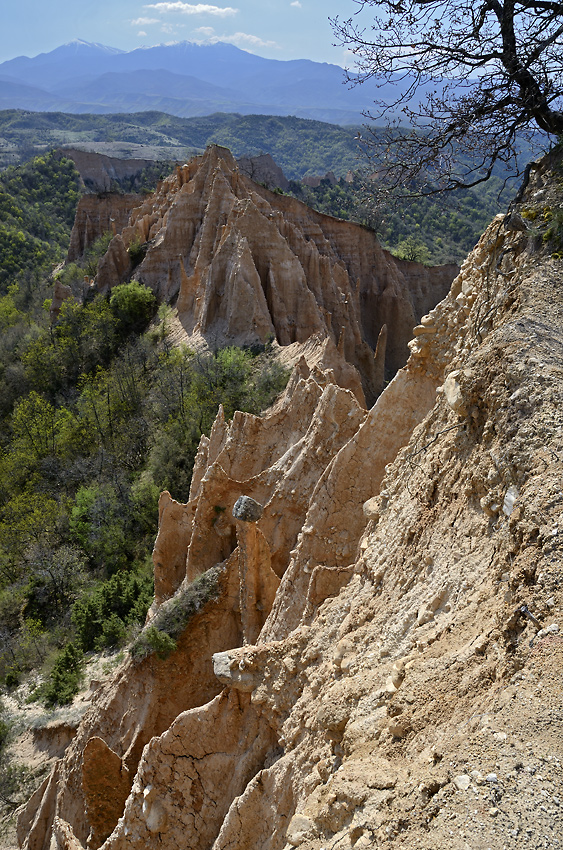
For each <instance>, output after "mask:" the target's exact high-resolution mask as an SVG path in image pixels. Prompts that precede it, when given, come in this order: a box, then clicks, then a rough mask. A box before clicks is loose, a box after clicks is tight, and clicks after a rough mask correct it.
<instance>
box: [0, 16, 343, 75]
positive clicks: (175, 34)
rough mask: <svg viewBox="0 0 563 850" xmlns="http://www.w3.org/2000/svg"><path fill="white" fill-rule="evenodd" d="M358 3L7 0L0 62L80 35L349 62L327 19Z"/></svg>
mask: <svg viewBox="0 0 563 850" xmlns="http://www.w3.org/2000/svg"><path fill="white" fill-rule="evenodd" d="M356 10H357V6H356V5H355V3H354V2H353V0H226V2H221V0H211V2H209V3H198V2H193V3H186V2H183V0H169V2H159V0H147V2H142V0H96V2H92V0H74V2H72V0H70V2H69V0H46V2H45V0H43V2H39V0H8V2H7V3H6V4H5V6H4V8H3V10H2V26H1V28H0V62H3V61H5V60H6V59H13V58H14V57H15V56H22V55H25V56H35V55H37V54H38V53H46V52H48V51H50V50H53V49H54V48H55V47H59V46H60V45H61V44H65V43H66V42H68V41H71V40H72V39H74V38H80V39H83V40H85V41H93V42H100V43H101V44H106V45H109V46H110V47H119V48H121V49H122V50H133V49H134V48H135V47H141V46H142V45H148V46H151V45H154V44H161V43H166V42H170V41H184V40H187V41H213V40H215V41H228V42H230V43H232V44H235V45H237V47H241V48H243V49H245V50H249V51H250V52H251V53H257V54H259V55H260V56H266V57H268V58H271V59H313V60H315V61H316V62H332V63H334V64H338V65H345V64H346V54H345V52H344V50H343V48H341V47H333V46H332V44H333V41H334V37H333V34H332V30H331V27H330V24H329V22H328V18H329V17H334V16H336V15H340V16H341V17H350V16H351V15H353V13H354V12H355V11H356Z"/></svg>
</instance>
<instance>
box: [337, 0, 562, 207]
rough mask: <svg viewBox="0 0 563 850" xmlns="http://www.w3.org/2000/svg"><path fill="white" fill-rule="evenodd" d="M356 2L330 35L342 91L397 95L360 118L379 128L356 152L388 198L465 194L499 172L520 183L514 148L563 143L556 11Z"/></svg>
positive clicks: (449, 1) (482, 1) (487, 4)
mask: <svg viewBox="0 0 563 850" xmlns="http://www.w3.org/2000/svg"><path fill="white" fill-rule="evenodd" d="M354 2H355V3H356V5H357V6H358V9H357V12H356V14H355V15H354V17H353V18H349V19H347V20H340V19H339V18H335V19H334V20H332V21H331V23H332V26H333V30H334V32H335V35H336V37H337V39H338V41H339V42H340V43H341V44H342V45H345V46H346V47H347V48H348V49H349V50H350V51H351V54H352V55H353V56H354V59H355V65H356V71H354V72H351V71H350V72H348V80H349V81H350V82H351V83H352V84H353V85H355V84H357V83H362V82H365V81H366V80H368V79H369V80H374V81H375V82H376V84H377V85H378V87H382V86H384V85H385V86H388V85H389V84H391V85H392V90H393V91H394V92H395V93H396V96H393V97H392V98H391V100H389V99H387V100H384V99H383V98H382V99H381V100H377V101H375V106H376V110H374V111H373V112H370V113H368V114H367V116H366V117H368V118H369V119H370V120H371V121H381V120H383V122H384V126H382V127H381V128H379V127H378V128H377V129H376V128H374V129H373V130H371V131H369V132H368V134H367V136H366V138H365V140H364V141H365V142H366V144H367V148H368V152H369V155H370V156H371V157H373V158H374V160H375V161H376V162H377V163H378V176H379V178H380V180H381V182H382V183H383V184H384V185H386V186H387V188H388V189H389V190H391V191H392V190H395V191H402V192H404V193H405V194H430V193H434V192H437V191H441V190H449V189H456V188H459V187H468V186H475V185H476V184H478V183H481V182H483V181H484V180H487V179H488V178H489V177H490V175H491V174H492V172H493V169H494V168H495V166H497V165H500V166H501V167H502V168H503V169H504V170H505V173H506V171H508V170H511V171H512V172H513V173H514V174H518V173H520V172H521V167H519V165H518V162H517V155H518V151H519V146H521V145H522V143H530V144H531V143H533V142H534V141H536V142H537V140H538V137H541V138H542V139H543V140H544V141H545V140H546V135H545V134H547V135H548V136H557V135H561V134H563V112H562V111H561V109H562V108H563V104H562V91H563V42H562V36H563V14H562V13H563V3H559V2H552V1H551V0H477V2H475V0H354ZM371 7H373V8H374V9H375V10H376V12H377V14H376V16H375V17H373V18H371V19H370V23H369V25H368V26H366V25H365V20H364V19H363V18H362V14H364V13H365V12H366V9H371ZM387 90H388V89H387Z"/></svg>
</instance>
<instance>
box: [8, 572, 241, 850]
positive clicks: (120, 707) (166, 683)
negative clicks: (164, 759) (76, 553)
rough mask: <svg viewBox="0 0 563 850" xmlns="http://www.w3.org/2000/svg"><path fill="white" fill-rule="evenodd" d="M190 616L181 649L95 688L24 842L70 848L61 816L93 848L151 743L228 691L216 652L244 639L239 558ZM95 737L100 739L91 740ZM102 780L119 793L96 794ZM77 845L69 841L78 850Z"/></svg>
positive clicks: (34, 809) (32, 808)
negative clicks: (216, 668) (214, 660)
mask: <svg viewBox="0 0 563 850" xmlns="http://www.w3.org/2000/svg"><path fill="white" fill-rule="evenodd" d="M164 604H166V603H164ZM189 622H190V628H189V629H186V630H185V631H184V632H183V633H182V635H181V636H180V637H179V639H178V640H177V649H176V651H175V652H173V653H172V654H171V655H170V656H169V657H168V658H167V659H165V660H162V659H159V658H158V657H157V656H156V654H154V653H153V654H151V655H149V656H148V657H145V658H144V659H143V660H141V661H133V660H132V659H131V658H129V659H128V660H127V661H126V662H125V663H124V664H123V665H122V666H121V667H120V668H119V670H118V671H117V673H116V675H115V677H114V678H113V680H112V682H111V685H110V686H109V687H105V688H100V689H98V690H97V691H96V692H95V694H94V696H93V699H92V704H91V707H90V709H89V710H88V712H87V713H86V714H85V716H84V718H83V719H82V721H81V724H80V727H79V729H78V732H77V735H76V737H75V738H74V740H73V742H72V743H71V744H70V746H69V748H68V749H67V751H66V753H65V756H64V758H63V759H61V760H60V761H58V762H56V763H55V766H54V768H53V770H52V772H51V774H50V776H49V777H48V779H47V780H46V781H45V782H44V783H43V785H42V786H41V787H40V788H39V789H38V791H37V792H36V793H35V794H34V795H33V796H32V797H31V799H30V800H29V801H28V803H27V804H26V806H25V807H24V809H23V810H22V812H21V814H20V817H19V826H18V840H19V842H20V844H21V846H22V848H25V850H38V849H39V848H41V850H42V848H50V847H56V848H59V847H60V848H66V847H67V844H65V843H61V844H53V843H51V842H52V840H54V839H53V836H57V835H58V832H57V829H58V827H57V823H58V822H59V826H60V824H63V825H64V828H63V829H62V833H61V834H64V835H65V836H67V837H68V836H72V838H73V840H76V841H77V842H78V843H77V845H76V846H78V847H81V848H85V847H87V846H89V845H88V839H89V836H90V835H91V832H92V829H94V834H95V835H98V834H99V831H100V830H101V831H103V829H105V828H109V826H111V824H112V823H113V821H115V820H116V818H117V817H121V815H122V814H123V805H124V801H125V798H124V797H123V789H124V786H125V784H126V780H125V777H126V775H127V772H128V773H129V776H130V777H134V776H135V774H136V772H137V768H138V765H139V761H140V759H141V756H142V753H143V749H144V747H145V746H146V744H148V742H149V741H150V740H151V739H152V738H154V737H155V736H159V735H161V734H162V733H163V732H165V731H166V730H168V729H169V728H170V726H171V725H172V723H173V722H174V720H175V719H176V718H177V717H178V716H182V712H186V711H188V712H189V710H190V709H192V708H194V707H196V706H199V705H204V704H205V703H207V702H209V700H212V699H213V698H214V697H215V696H216V695H217V694H218V693H219V692H220V691H221V689H222V685H221V684H220V683H219V682H218V680H217V678H216V677H215V675H214V673H213V666H212V663H211V658H212V656H213V654H214V653H216V652H220V651H224V650H225V649H227V648H229V647H236V646H240V645H241V644H242V643H243V634H242V629H241V625H240V613H239V570H238V559H236V558H235V559H233V560H232V561H231V563H227V564H226V565H225V566H224V569H223V570H221V571H220V572H219V574H218V596H217V598H216V599H211V600H209V601H207V602H205V603H203V605H200V607H199V609H198V610H197V611H196V612H195V614H194V615H193V616H192V618H191V620H190V621H189ZM92 739H98V741H97V742H95V743H94V744H92V743H90V741H91V740H92ZM86 754H88V755H86ZM117 759H119V763H120V764H121V768H120V777H121V780H119V778H118V775H117V767H118V761H117ZM104 761H107V763H108V765H110V764H111V769H108V773H107V775H105V776H102V773H103V771H102V772H101V773H100V770H101V768H100V765H101V764H102V763H103V762H104ZM96 777H97V779H96ZM94 779H95V781H94ZM98 780H99V783H103V782H107V783H110V784H111V783H115V784H116V789H117V791H118V792H119V793H117V791H116V793H112V799H107V800H105V799H103V795H102V796H101V797H100V796H97V795H98V792H99V791H100V789H101V784H99V783H98ZM127 781H128V780H127ZM133 793H134V788H133ZM128 799H129V798H128ZM120 808H121V811H119V809H120ZM113 826H115V823H113ZM112 828H113V827H112ZM96 830H98V832H96ZM93 838H94V836H93ZM56 840H59V839H58V838H57V839H56ZM61 840H62V839H61ZM66 840H67V839H66V838H65V841H66ZM74 846H75V845H74V844H72V843H69V844H68V847H69V848H72V849H73V850H74Z"/></svg>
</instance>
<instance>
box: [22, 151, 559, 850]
mask: <svg viewBox="0 0 563 850" xmlns="http://www.w3.org/2000/svg"><path fill="white" fill-rule="evenodd" d="M549 166H550V163H549V160H548V161H547V162H545V163H544V164H543V165H542V166H540V167H538V168H537V169H536V170H535V171H534V172H533V174H532V182H531V186H530V188H529V191H528V195H527V196H526V198H525V199H524V201H523V207H522V209H523V210H524V211H527V210H528V209H529V208H530V207H532V209H535V208H536V207H537V208H538V209H544V208H545V207H546V206H547V205H549V206H550V207H557V206H558V205H560V203H561V197H560V192H561V190H560V188H559V184H558V183H557V182H555V181H553V177H552V175H551V174H550V171H549ZM185 179H186V181H187V182H186V183H185V184H184V185H187V186H189V181H190V177H189V173H188V174H186V175H185ZM217 179H220V180H223V179H226V178H225V176H224V175H223V176H218V177H217ZM534 204H535V205H536V207H534ZM229 214H230V213H229ZM201 239H202V241H203V235H202V236H201ZM560 276H561V267H560V260H559V259H558V258H557V257H554V258H551V257H550V249H549V245H547V246H545V245H544V243H543V242H542V240H541V238H537V237H536V236H535V234H534V233H533V232H528V231H527V230H522V229H519V230H514V229H512V228H505V227H504V226H503V220H502V219H501V218H500V217H499V218H497V219H496V220H495V221H494V222H493V223H492V225H491V226H490V227H489V228H488V230H487V231H486V233H485V234H484V236H483V238H482V239H481V241H480V242H479V244H478V245H477V247H476V248H475V250H474V251H473V252H472V254H471V255H470V256H469V258H468V260H467V261H466V263H465V264H464V266H463V268H462V270H461V273H460V275H459V277H458V278H457V279H456V281H455V282H454V284H453V286H452V289H451V291H450V293H449V295H448V296H447V297H446V298H445V299H444V301H443V302H442V303H441V304H440V305H438V307H436V308H435V309H433V310H432V311H431V312H430V314H428V315H426V316H424V317H422V319H421V322H420V325H419V326H418V328H415V332H414V339H413V340H412V341H411V342H410V344H409V348H410V350H411V357H410V359H409V362H408V363H407V365H406V366H405V367H404V368H403V369H402V370H400V371H399V372H398V374H397V375H396V377H395V378H394V380H393V381H392V382H391V384H390V385H389V386H388V387H387V389H386V390H385V392H384V393H383V394H382V395H381V396H380V398H379V399H378V401H377V403H376V404H375V405H374V407H373V408H372V409H371V410H370V412H369V414H368V415H367V416H366V414H365V411H363V410H362V409H361V407H360V406H359V405H358V403H357V400H356V398H355V397H354V395H353V394H352V393H350V392H347V391H346V390H343V389H342V388H340V387H338V386H336V384H334V383H331V382H330V381H329V380H328V378H327V374H326V373H325V374H324V375H323V374H322V373H320V371H319V372H318V374H317V373H315V369H313V371H312V372H311V374H307V372H308V369H307V368H306V367H304V366H303V364H301V366H300V367H298V368H297V369H296V372H295V374H294V376H293V378H292V380H291V382H290V385H289V387H288V391H287V393H286V394H285V396H284V397H283V399H282V400H281V401H280V402H279V403H278V404H277V405H276V406H275V407H274V408H273V410H272V411H271V412H270V413H269V415H267V416H265V417H264V418H262V419H261V418H258V417H250V416H248V415H244V414H237V415H236V416H235V418H234V420H233V422H232V423H226V422H225V421H224V419H223V418H222V417H221V416H219V417H218V420H217V422H216V426H215V427H214V431H213V433H212V434H211V436H210V438H209V439H208V440H204V441H202V445H201V447H200V456H199V459H198V465H197V467H196V469H197V474H196V475H195V477H194V482H193V487H192V493H191V494H190V495H191V498H190V502H189V503H188V504H189V505H192V507H193V517H194V519H193V526H192V532H191V536H190V539H189V541H188V542H187V551H186V555H187V562H186V576H187V578H186V579H184V580H183V582H182V584H181V585H180V589H179V591H178V592H177V594H176V595H175V596H174V597H172V598H171V599H170V600H169V601H168V602H164V603H162V605H161V606H160V608H159V606H158V605H157V606H155V608H156V613H155V617H156V616H158V615H159V614H158V611H159V610H160V611H161V610H163V609H165V608H166V606H167V605H173V604H174V601H175V600H177V599H179V598H180V596H179V594H181V593H183V592H185V587H186V583H187V582H188V581H189V579H190V578H191V577H192V576H195V575H196V574H197V573H198V571H200V570H201V569H205V568H206V567H207V566H212V565H213V564H214V563H217V561H219V560H222V559H223V558H224V550H225V547H226V548H227V549H229V548H231V547H233V546H234V548H233V549H232V551H231V552H230V554H229V556H228V558H227V561H226V563H224V564H223V565H222V567H221V572H220V574H221V576H222V580H221V581H222V585H221V586H222V591H221V595H220V597H219V599H218V600H217V601H215V602H211V603H207V604H206V605H205V606H204V607H203V608H202V609H201V610H200V611H199V612H198V613H197V615H196V616H195V617H194V619H193V620H192V621H191V623H190V625H189V626H188V628H187V629H186V631H185V632H184V634H183V636H182V640H181V642H180V643H181V645H179V647H178V650H177V652H176V653H174V654H173V655H172V656H171V657H170V659H169V661H168V662H159V661H158V660H157V659H154V658H151V659H149V660H148V661H147V662H146V663H145V665H144V667H139V668H138V672H135V671H134V669H133V666H132V665H131V664H128V665H126V666H125V667H124V669H123V670H122V671H121V672H120V673H119V675H118V676H117V677H116V680H115V681H114V682H113V684H112V685H111V686H110V687H109V688H108V690H107V691H105V692H101V693H100V694H99V695H98V696H97V697H96V700H95V704H94V706H93V707H92V709H91V712H90V713H89V714H88V715H87V717H86V718H85V720H84V722H83V724H82V727H81V729H80V730H79V732H78V735H77V737H76V739H75V741H74V742H73V744H71V746H70V748H69V751H68V752H67V755H66V756H65V758H64V759H63V760H62V761H61V762H59V763H58V764H57V765H56V767H55V769H54V771H53V773H52V775H51V778H50V779H49V780H47V781H46V783H45V784H44V786H43V787H42V788H41V789H40V790H39V791H38V792H37V794H36V795H35V797H34V798H33V799H32V800H31V801H30V803H29V804H28V806H27V808H26V810H25V811H24V812H23V813H22V815H21V819H20V836H21V838H22V840H23V846H24V847H26V848H33V850H48V848H49V850H66V848H68V849H69V850H75V845H73V842H76V841H78V842H80V844H81V845H82V846H85V843H86V839H87V836H88V833H89V829H90V825H89V824H88V823H87V822H86V818H85V815H84V801H83V797H82V796H81V790H80V787H79V782H78V777H81V775H82V774H81V770H82V767H81V766H82V762H83V752H84V748H85V746H86V745H87V742H88V740H89V739H90V738H92V737H93V736H98V737H100V738H102V739H103V740H104V741H105V742H106V744H107V745H108V747H111V749H112V750H114V752H115V753H117V754H118V755H119V757H120V758H121V759H123V762H124V763H125V764H126V765H127V766H128V768H129V769H130V770H131V772H132V773H135V772H136V776H135V781H134V784H133V787H132V791H131V794H130V795H129V797H128V798H127V801H126V803H125V806H124V810H123V813H122V815H121V817H120V818H119V819H118V821H117V824H116V826H115V829H114V831H113V833H112V834H111V835H110V837H109V838H108V839H107V841H106V842H105V843H104V844H103V845H102V847H104V850H109V848H118V847H119V848H121V847H123V848H125V847H130V846H131V847H137V846H141V844H142V845H143V847H146V848H153V847H154V848H157V847H158V848H161V849H162V848H163V849H164V850H176V848H177V847H184V846H189V847H190V848H193V850H247V848H250V847H252V848H253V850H254V848H255V849H256V850H290V848H292V847H299V848H301V850H321V848H331V850H337V848H344V847H354V848H355V850H364V848H373V847H379V846H386V847H387V846H388V847H392V848H397V850H398V848H402V850H436V848H452V849H453V850H467V848H470V850H482V848H488V847H490V848H497V847H498V848H504V847H506V848H507V850H508V848H510V850H513V848H514V850H516V848H519V847H522V846H526V847H528V848H533V850H539V848H547V847H550V848H551V847H557V846H558V843H559V842H560V840H561V838H560V836H561V826H562V822H563V817H562V814H561V795H562V792H563V779H562V772H561V764H562V761H563V733H562V727H561V705H562V703H561V664H562V663H563V638H562V637H561V632H560V629H561V628H562V627H563V583H562V576H561V564H562V560H563V558H562V555H563V552H562V539H561V528H563V513H562V496H561V477H562V474H563V429H562V427H561V416H560V406H561V398H563V366H562V364H563V332H562V328H563V294H562V290H561V287H560ZM421 328H422V329H423V330H420V329H421ZM316 374H317V377H318V380H317V377H315V375H316ZM349 420H350V424H348V423H349ZM321 461H322V462H321ZM302 492H303V493H306V497H305V496H303V498H302ZM241 494H244V495H248V496H251V497H252V498H254V499H255V500H256V501H258V502H259V503H260V504H261V505H263V506H264V512H263V514H262V516H261V518H260V519H259V520H258V521H257V522H256V523H255V524H254V525H253V526H252V527H253V528H254V529H255V532H256V533H254V532H253V535H247V538H246V541H245V543H243V545H242V547H241V548H244V546H246V547H247V549H248V550H249V551H248V553H247V554H249V555H250V557H247V560H246V562H245V563H246V565H247V568H248V567H250V569H251V571H253V572H252V575H253V577H254V578H253V585H252V586H253V587H254V588H256V587H257V586H259V584H258V585H257V581H258V580H259V579H260V576H261V572H260V570H261V569H262V567H263V568H264V573H263V574H262V575H264V576H269V575H270V573H268V570H267V569H266V568H267V567H268V561H269V559H270V557H271V564H272V568H273V572H274V573H275V574H276V575H277V576H278V577H279V578H280V585H279V589H278V590H277V592H276V595H275V599H274V602H273V606H272V610H271V612H270V614H269V616H268V619H267V620H266V622H265V625H264V626H263V627H262V630H261V631H260V632H259V633H257V629H258V628H259V626H260V618H261V617H264V615H265V614H266V609H267V606H268V605H269V604H270V601H271V586H269V585H268V589H267V592H264V593H262V591H260V592H256V590H254V595H252V594H248V595H246V593H245V590H244V587H243V584H244V582H241V575H242V574H243V573H244V570H243V571H242V572H241V563H242V562H241V560H240V557H241V553H240V550H239V548H238V544H237V539H238V538H237V536H236V535H237V532H238V531H239V529H237V528H236V523H235V536H234V538H233V536H232V531H231V529H230V528H227V526H231V525H232V523H231V522H230V520H228V517H229V516H230V515H231V514H230V512H231V510H232V503H233V502H234V499H235V498H236V497H238V495H241ZM216 506H217V507H219V508H223V507H224V508H225V510H224V511H223V510H219V512H217V511H216V510H215V507H216ZM218 516H221V517H224V522H223V521H222V522H221V523H220V524H219V529H218V531H215V530H214V526H213V519H214V518H217V517H218ZM237 522H238V521H237ZM168 527H169V533H170V534H171V535H172V538H171V540H170V541H169V544H168V543H165V541H164V540H162V541H161V543H160V544H159V545H161V547H162V549H161V551H162V552H164V551H169V552H171V559H172V561H171V562H172V566H173V573H174V576H175V578H174V580H173V582H172V583H175V581H177V580H178V577H179V572H178V566H177V565H178V564H179V563H181V557H182V553H183V552H184V550H185V547H186V540H185V538H182V541H183V542H182V543H181V545H180V542H178V546H177V548H175V547H174V524H173V523H170V524H169V526H168ZM258 530H260V532H261V536H260V535H258V534H257V531H258ZM213 535H215V537H216V538H217V540H215V538H214V536H213ZM253 538H254V539H253ZM225 540H228V541H229V543H228V545H226V544H225ZM178 541H180V535H179V536H178ZM263 541H264V542H265V544H267V546H268V549H266V547H265V545H264V542H263ZM268 550H269V552H268ZM269 553H271V555H270V554H269ZM245 557H246V556H245ZM161 569H162V571H163V572H164V571H165V569H166V565H165V562H164V561H162V563H161ZM261 594H262V595H261ZM269 594H270V595H269ZM262 599H263V600H264V601H265V603H266V605H265V608H264V610H262V611H260V610H258V605H257V604H255V603H254V600H257V601H258V600H260V602H261V604H262ZM249 602H250V603H252V604H248V603H249ZM245 605H246V608H245ZM253 606H254V609H255V612H254V613H253V617H250V613H251V611H252V607H253ZM243 610H244V612H245V613H244V619H245V628H244V629H243V624H242V622H241V612H242V611H243ZM529 612H531V613H532V614H533V617H534V618H535V620H534V619H531V618H530V617H529V616H528V613H529ZM228 618H230V620H229V622H230V623H231V624H232V625H230V626H229V629H228V630H227V631H226V632H225V631H224V630H225V628H226V626H225V623H226V621H227V619H228ZM536 620H537V621H538V623H539V626H538V624H537V623H536V622H535V621H536ZM540 626H541V628H540ZM244 631H246V634H244ZM255 635H256V636H255ZM227 637H229V639H231V640H230V644H229V645H227V644H228V643H229V641H228V640H227ZM249 637H252V640H254V644H252V643H249V642H248V638H249ZM245 639H246V643H245ZM197 645H199V654H198V652H197V649H196V646H197ZM212 656H213V657H212ZM213 665H214V668H215V670H216V673H217V677H218V678H217V679H216V683H217V684H216V691H215V693H214V694H213V693H212V694H210V695H209V696H206V693H208V692H209V691H211V690H212V685H211V679H210V678H207V677H209V675H210V673H209V671H210V670H213ZM171 681H173V682H174V686H175V687H174V689H172V688H170V682H171ZM202 681H205V682H206V685H205V687H202V686H201V684H200V683H201V682H202ZM163 682H165V683H166V686H167V688H165V686H164V684H163ZM182 688H183V691H182V698H181V699H180V690H182ZM221 688H224V689H223V690H222V691H221V693H219V690H220V689H221ZM149 694H150V696H149ZM196 699H199V702H197V703H196ZM206 700H207V702H206ZM151 739H152V740H151ZM134 742H138V745H136V744H135V743H134ZM144 744H146V746H145V748H144V751H143V753H142V756H141V749H140V747H141V745H144ZM133 753H134V754H135V756H134V757H132V754H133ZM56 818H58V820H57V819H56Z"/></svg>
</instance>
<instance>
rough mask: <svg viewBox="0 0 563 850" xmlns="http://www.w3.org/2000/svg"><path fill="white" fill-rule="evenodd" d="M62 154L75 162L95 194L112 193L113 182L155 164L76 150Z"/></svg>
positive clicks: (69, 150) (87, 186) (86, 184)
mask: <svg viewBox="0 0 563 850" xmlns="http://www.w3.org/2000/svg"><path fill="white" fill-rule="evenodd" d="M61 153H62V155H63V156H65V157H68V159H72V160H73V162H74V164H75V165H76V168H77V170H78V171H79V173H80V176H81V178H82V181H83V182H84V185H85V186H86V188H87V189H89V190H90V191H93V192H110V191H111V190H112V184H113V181H116V180H117V181H119V180H122V179H123V178H124V177H134V176H135V175H136V174H138V173H139V172H140V171H142V170H143V169H144V168H146V167H147V166H148V165H152V164H153V161H152V160H150V159H119V158H117V157H113V156H106V155H105V154H101V153H95V152H94V151H86V150H77V149H76V148H63V149H61Z"/></svg>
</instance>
